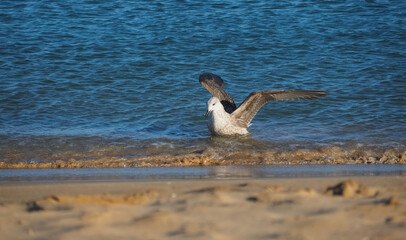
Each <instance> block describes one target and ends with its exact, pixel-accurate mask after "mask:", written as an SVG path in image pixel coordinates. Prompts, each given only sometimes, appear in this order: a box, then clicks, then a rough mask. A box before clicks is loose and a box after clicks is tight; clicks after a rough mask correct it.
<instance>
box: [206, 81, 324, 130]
mask: <svg viewBox="0 0 406 240" xmlns="http://www.w3.org/2000/svg"><path fill="white" fill-rule="evenodd" d="M199 82H200V83H201V84H202V85H203V86H204V87H205V88H206V89H207V90H208V91H209V92H210V93H211V95H213V97H212V98H210V99H209V101H208V102H207V113H206V115H205V116H206V117H208V124H207V126H208V128H209V130H210V133H211V134H212V135H217V136H229V135H247V134H249V132H248V127H249V126H251V121H252V119H253V118H254V116H255V115H256V114H257V112H258V111H259V109H260V108H261V107H262V106H263V105H264V104H265V103H267V102H269V101H284V100H293V99H312V98H318V97H321V96H326V95H327V94H328V93H326V92H324V91H312V90H265V91H255V92H252V93H251V94H250V95H249V96H248V97H247V98H246V99H245V100H244V102H243V103H241V105H240V106H239V107H238V108H237V107H236V105H235V102H234V99H233V98H232V97H231V96H230V95H229V94H228V93H227V92H226V91H224V90H223V83H224V81H223V79H221V77H220V76H218V75H216V74H213V73H203V74H201V75H200V76H199Z"/></svg>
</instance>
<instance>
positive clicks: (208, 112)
mask: <svg viewBox="0 0 406 240" xmlns="http://www.w3.org/2000/svg"><path fill="white" fill-rule="evenodd" d="M211 112H212V111H211V110H210V111H209V110H207V112H206V114H205V115H204V116H205V117H207V116H209V114H210V113H211Z"/></svg>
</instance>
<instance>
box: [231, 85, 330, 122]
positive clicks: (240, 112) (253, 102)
mask: <svg viewBox="0 0 406 240" xmlns="http://www.w3.org/2000/svg"><path fill="white" fill-rule="evenodd" d="M327 94H328V93H326V92H323V91H311V90H268V91H257V92H252V93H251V94H250V95H249V96H248V97H247V98H246V99H245V100H244V102H243V103H241V105H240V106H239V107H238V108H237V109H236V110H235V111H234V112H233V113H232V114H231V117H232V118H233V119H234V120H235V121H236V123H237V124H238V125H239V126H240V127H248V126H249V124H250V122H251V121H252V119H253V118H254V116H255V115H256V114H257V112H258V111H259V109H260V108H261V107H262V106H263V105H264V104H265V103H267V102H269V101H284V100H293V99H311V98H317V97H321V96H325V95H327Z"/></svg>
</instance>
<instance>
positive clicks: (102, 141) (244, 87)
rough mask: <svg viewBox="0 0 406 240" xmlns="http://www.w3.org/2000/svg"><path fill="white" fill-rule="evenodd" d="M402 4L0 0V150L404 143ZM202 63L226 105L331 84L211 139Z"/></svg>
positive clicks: (67, 153)
mask: <svg viewBox="0 0 406 240" xmlns="http://www.w3.org/2000/svg"><path fill="white" fill-rule="evenodd" d="M405 9H406V3H405V2H404V1H393V2H392V1H383V0H382V1H380V0H377V1H344V2H343V1H328V2H319V1H310V2H306V3H303V2H301V1H289V2H286V3H279V2H270V1H211V2H210V3H203V2H201V1H162V2H150V1H138V2H136V3H133V2H128V1H114V2H106V1H84V2H83V1H76V0H68V1H63V2H59V1H56V2H55V1H45V0H40V1H24V2H16V1H1V2H0V12H1V13H0V74H1V80H0V158H1V159H3V161H5V162H9V161H11V162H21V161H23V162H24V161H33V162H36V161H43V160H55V159H61V160H66V159H71V158H73V159H79V160H80V159H81V160H86V159H92V158H95V157H100V156H105V157H118V158H129V157H140V156H150V155H159V154H170V155H182V154H187V153H189V152H190V151H192V152H193V153H199V152H204V151H206V150H207V149H209V150H210V149H214V150H213V151H217V150H216V149H219V148H221V149H227V151H228V152H230V151H236V150H238V151H243V150H246V149H248V150H250V154H251V153H252V152H256V151H265V150H281V151H289V150H291V149H296V148H306V149H308V148H318V147H323V146H344V147H345V146H348V145H350V146H378V147H385V148H404V146H405V142H406V111H405V110H406V109H405V106H406V98H405V88H406V70H405V69H406V68H405V66H406V11H405ZM205 71H208V72H214V73H216V74H219V75H220V76H222V77H223V79H224V80H225V82H226V85H225V88H226V90H227V91H228V92H229V93H230V94H231V95H232V96H233V97H234V99H235V100H236V102H237V103H240V102H242V101H243V100H244V98H245V97H246V96H247V95H248V94H249V93H250V92H251V91H253V90H264V89H309V90H324V91H327V92H328V93H329V95H328V96H327V97H323V98H321V99H317V100H308V101H289V102H272V103H269V104H267V105H265V106H264V107H263V108H262V109H261V111H260V112H259V113H258V115H257V116H256V117H255V118H254V121H253V126H252V127H251V128H250V131H251V133H252V135H251V137H250V138H248V139H220V140H219V139H217V138H215V139H212V138H210V135H209V132H208V130H207V128H206V119H205V118H204V117H203V114H204V113H205V110H206V109H205V108H206V106H205V103H206V101H207V100H208V99H209V98H210V94H209V93H208V92H207V91H206V90H205V89H204V88H203V87H202V86H201V85H200V84H199V82H198V76H199V74H200V73H202V72H205ZM190 149H192V150H190ZM189 150H190V151H189ZM219 154H220V155H221V154H222V153H218V155H219ZM220 157H221V156H220Z"/></svg>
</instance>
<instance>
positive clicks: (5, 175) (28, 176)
mask: <svg viewBox="0 0 406 240" xmlns="http://www.w3.org/2000/svg"><path fill="white" fill-rule="evenodd" d="M405 175H406V165H383V166H376V165H339V166H331V165H325V166H286V165H279V166H214V167H205V168H201V167H188V168H184V167H171V168H135V169H134V168H130V169H129V168H107V169H103V168H97V169H92V168H88V169H51V170H50V169H35V170H32V169H0V183H16V182H31V183H32V182H83V181H173V180H220V179H221V180H230V179H264V178H267V179H269V178H297V177H300V178H306V177H312V178H314V177H354V176H357V177H360V176H369V177H371V176H375V177H376V176H405Z"/></svg>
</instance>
